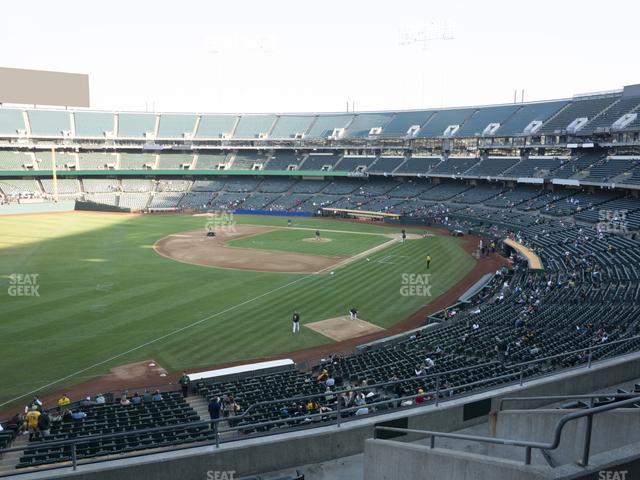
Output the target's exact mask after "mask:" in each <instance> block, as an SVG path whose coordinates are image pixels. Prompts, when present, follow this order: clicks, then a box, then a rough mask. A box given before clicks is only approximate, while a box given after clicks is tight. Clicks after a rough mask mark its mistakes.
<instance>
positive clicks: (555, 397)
mask: <svg viewBox="0 0 640 480" xmlns="http://www.w3.org/2000/svg"><path fill="white" fill-rule="evenodd" d="M637 395H640V392H626V393H621V392H616V393H606V392H605V393H594V394H587V395H546V396H542V397H508V398H501V399H499V400H498V412H502V411H504V410H506V408H504V403H505V402H518V401H521V402H531V401H537V400H552V401H553V402H555V401H556V400H558V401H560V400H581V399H584V400H594V399H596V398H620V397H622V398H629V397H635V396H637Z"/></svg>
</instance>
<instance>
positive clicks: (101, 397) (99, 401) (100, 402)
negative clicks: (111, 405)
mask: <svg viewBox="0 0 640 480" xmlns="http://www.w3.org/2000/svg"><path fill="white" fill-rule="evenodd" d="M105 403H107V400H106V399H105V398H104V395H102V394H101V393H99V394H98V396H97V397H96V405H104V404H105Z"/></svg>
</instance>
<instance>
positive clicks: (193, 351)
mask: <svg viewBox="0 0 640 480" xmlns="http://www.w3.org/2000/svg"><path fill="white" fill-rule="evenodd" d="M236 220H237V221H238V222H239V223H248V224H261V225H276V226H286V223H287V220H286V219H283V218H279V217H259V216H246V217H239V218H236ZM205 225H206V217H193V216H188V215H144V216H134V215H131V216H128V215H105V214H90V213H84V214H81V213H68V214H67V213H64V214H49V215H44V214H43V215H26V216H7V217H0V232H2V235H1V236H0V319H1V320H0V352H1V354H0V376H1V382H2V389H0V403H6V402H7V401H8V400H10V399H12V398H14V397H17V396H19V395H22V394H26V393H27V392H30V391H32V390H36V389H41V391H42V393H44V392H45V391H52V390H58V389H60V388H62V387H63V386H68V385H71V384H74V383H78V382H79V381H83V380H86V379H88V378H91V377H94V376H96V375H99V374H102V373H105V372H107V371H108V370H109V368H112V367H114V366H116V365H122V364H126V363H130V362H134V361H139V360H143V359H151V358H153V359H155V360H156V361H157V362H158V363H159V364H160V365H161V366H163V367H164V368H166V369H168V370H169V371H175V370H179V369H183V368H186V369H198V368H203V367H208V366H211V365H215V364H217V363H222V362H230V361H235V360H240V359H249V358H255V357H259V356H264V355H270V354H276V353H280V352H287V351H293V350H299V349H304V348H308V347H313V346H317V345H321V344H328V343H330V342H331V341H330V340H329V339H327V338H325V337H323V336H322V335H320V334H317V333H315V332H313V331H311V330H310V329H306V328H302V329H301V333H300V334H296V335H293V334H292V333H291V332H290V328H291V323H290V316H291V313H292V311H293V310H294V309H298V310H299V311H300V314H301V317H302V324H303V325H304V324H305V323H308V322H312V321H317V320H322V319H326V318H332V317H335V316H338V315H345V314H346V313H347V310H348V308H350V307H352V306H355V307H357V308H358V310H359V312H360V313H359V315H360V316H361V317H362V318H364V319H366V320H369V321H371V322H373V323H376V324H378V325H380V326H383V327H389V326H391V325H393V324H394V323H397V322H398V321H400V320H403V319H405V318H407V317H408V316H409V315H410V314H411V313H413V312H415V311H416V310H417V309H419V308H420V307H422V306H423V305H425V304H427V303H429V302H430V301H432V300H433V299H434V298H435V297H437V296H438V295H440V294H441V293H442V292H444V291H446V290H448V289H449V288H450V287H451V286H453V285H454V284H455V283H457V282H458V281H459V280H460V279H461V278H462V277H464V276H465V275H466V274H467V273H468V272H469V270H470V269H471V268H472V267H473V265H474V260H473V258H472V257H471V256H470V255H468V254H467V253H466V252H464V250H463V249H462V248H461V246H460V240H459V239H456V238H452V237H446V236H435V237H432V238H426V239H420V240H412V241H408V242H407V243H406V244H405V245H401V244H400V243H395V244H393V245H391V246H389V247H387V248H384V249H383V250H381V251H378V252H376V253H374V254H372V255H371V256H370V258H369V261H367V260H366V259H365V258H362V259H359V260H356V261H354V262H352V263H350V264H349V265H347V266H345V267H343V268H340V269H337V270H336V271H335V274H334V275H330V274H320V275H301V274H284V273H261V272H246V271H234V270H221V269H215V268H209V267H199V266H194V265H187V264H184V263H179V262H175V261H172V260H170V259H167V258H165V257H162V256H160V255H158V254H157V253H156V252H155V251H154V250H153V244H154V242H156V241H157V240H158V239H160V238H162V237H164V236H166V235H168V234H171V233H177V232H182V231H188V230H193V229H197V228H203V232H204V228H205ZM293 226H294V227H302V228H313V229H315V228H321V230H323V231H325V230H330V229H333V230H340V231H342V232H369V233H389V232H397V229H395V228H387V227H383V226H377V225H369V224H366V225H365V224H358V223H351V222H344V221H330V220H321V219H315V218H308V219H306V218H301V219H298V218H296V219H293ZM409 231H411V230H409ZM287 233H288V234H289V235H294V236H296V238H300V237H298V235H302V236H303V237H306V236H309V233H311V234H312V233H313V232H305V231H301V230H298V231H296V230H290V231H288V232H287ZM331 235H333V234H331ZM339 236H340V237H343V236H344V238H345V239H347V237H348V243H349V242H353V241H354V239H355V238H356V237H357V241H358V242H364V243H360V246H359V247H358V248H354V249H353V250H352V252H355V251H359V250H362V249H366V248H368V247H369V246H370V245H371V243H370V242H373V243H374V244H375V243H376V242H378V243H379V242H382V241H385V240H386V237H383V236H377V235H376V236H373V235H356V234H349V233H341V234H339ZM352 237H354V238H352ZM286 241H290V238H289V240H286ZM294 243H296V242H294ZM299 243H300V244H303V243H304V242H299ZM338 243H340V244H342V243H343V242H336V243H335V244H336V245H337V244H338ZM365 243H366V245H365ZM332 244H333V242H331V243H329V244H323V245H327V246H331V245H332ZM318 246H320V245H318ZM305 247H306V246H305ZM270 248H273V246H271V247H270ZM427 252H428V253H429V254H430V255H431V256H432V257H433V263H432V266H431V269H430V271H429V272H430V273H431V274H432V277H431V284H432V290H431V297H423V296H409V297H407V296H402V294H401V293H400V292H401V287H402V279H403V277H402V275H403V274H411V273H414V274H416V273H425V272H426V267H425V265H424V261H423V259H424V255H425V254H426V253H427ZM342 253H344V251H342ZM12 274H35V275H37V277H36V278H37V288H38V294H39V296H11V295H10V294H9V292H10V287H11V282H12V279H15V278H16V277H11V275H12ZM94 365H95V366H94ZM92 366H93V367H92ZM67 376H69V378H66V379H65V380H63V381H60V382H56V383H55V384H54V385H51V386H49V387H46V388H43V387H44V386H45V385H48V384H50V383H51V382H55V381H57V380H59V379H62V378H64V377H67ZM6 408H7V407H6V405H4V406H0V409H2V410H5V409H6Z"/></svg>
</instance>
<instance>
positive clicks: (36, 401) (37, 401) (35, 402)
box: [24, 395, 42, 415]
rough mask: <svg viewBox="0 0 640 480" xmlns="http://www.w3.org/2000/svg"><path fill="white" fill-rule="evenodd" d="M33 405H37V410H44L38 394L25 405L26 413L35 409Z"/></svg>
mask: <svg viewBox="0 0 640 480" xmlns="http://www.w3.org/2000/svg"><path fill="white" fill-rule="evenodd" d="M32 407H36V408H35V409H36V410H38V411H42V401H40V399H39V398H38V396H37V395H36V396H35V397H33V400H31V402H30V403H29V404H27V406H25V407H24V413H25V415H26V414H27V413H29V412H30V411H31V410H33V408H32Z"/></svg>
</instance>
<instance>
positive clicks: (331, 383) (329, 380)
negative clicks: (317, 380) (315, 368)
mask: <svg viewBox="0 0 640 480" xmlns="http://www.w3.org/2000/svg"><path fill="white" fill-rule="evenodd" d="M324 384H325V386H326V387H327V388H333V386H334V385H335V384H336V379H335V378H333V376H332V375H329V378H327V381H326V382H324Z"/></svg>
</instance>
